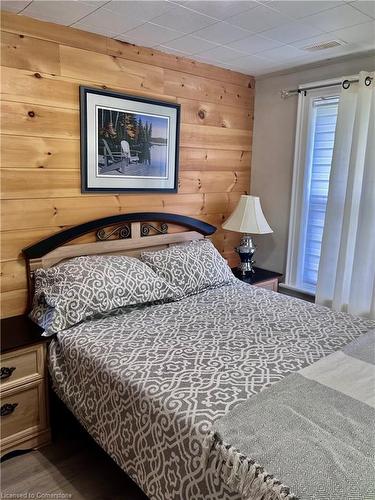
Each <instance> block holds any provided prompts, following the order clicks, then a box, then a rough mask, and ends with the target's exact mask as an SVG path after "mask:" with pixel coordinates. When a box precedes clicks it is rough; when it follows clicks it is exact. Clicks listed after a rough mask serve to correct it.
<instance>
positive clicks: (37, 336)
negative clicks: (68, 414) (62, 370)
mask: <svg viewBox="0 0 375 500" xmlns="http://www.w3.org/2000/svg"><path fill="white" fill-rule="evenodd" d="M41 332H42V330H41V329H40V328H39V327H38V326H37V325H35V324H34V323H32V322H31V321H30V320H29V319H28V318H27V317H26V316H15V317H13V318H6V319H3V320H1V377H0V399H1V417H0V418H1V431H0V449H1V456H2V457H3V456H4V455H6V454H7V453H9V452H12V451H16V450H27V449H31V448H38V447H40V446H43V445H45V444H47V443H49V441H50V428H49V415H48V414H49V412H48V392H47V386H48V384H47V373H46V352H47V341H48V339H46V338H44V337H41Z"/></svg>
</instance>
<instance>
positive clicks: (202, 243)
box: [141, 239, 236, 298]
mask: <svg viewBox="0 0 375 500" xmlns="http://www.w3.org/2000/svg"><path fill="white" fill-rule="evenodd" d="M141 259H142V260H143V261H144V262H146V264H148V265H149V266H150V267H151V268H152V269H153V270H154V271H155V272H156V273H157V274H158V275H159V276H160V277H162V278H164V279H165V280H167V281H168V282H169V283H170V284H171V285H172V286H173V287H174V288H175V289H177V290H178V292H179V298H182V297H187V296H188V295H192V294H195V293H198V292H201V291H203V290H207V289H208V288H215V287H218V286H221V285H225V284H227V283H232V282H233V281H236V278H235V277H234V276H233V273H232V271H231V269H230V267H229V266H228V263H227V261H226V260H225V259H224V258H223V257H222V256H221V255H220V253H219V252H218V251H217V250H216V248H215V247H214V245H213V244H212V243H211V241H210V240H207V239H204V240H196V241H191V242H190V243H184V244H182V245H173V246H171V247H169V248H166V249H164V250H159V251H156V252H142V254H141Z"/></svg>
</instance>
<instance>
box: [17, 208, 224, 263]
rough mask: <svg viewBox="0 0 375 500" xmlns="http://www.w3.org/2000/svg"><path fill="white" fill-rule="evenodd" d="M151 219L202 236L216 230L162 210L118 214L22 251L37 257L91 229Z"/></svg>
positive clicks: (60, 234) (67, 230)
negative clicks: (195, 232) (178, 226)
mask: <svg viewBox="0 0 375 500" xmlns="http://www.w3.org/2000/svg"><path fill="white" fill-rule="evenodd" d="M151 221H153V222H165V223H170V224H178V225H180V226H183V227H186V228H187V229H191V230H194V231H197V232H198V233H201V234H203V235H204V236H209V235H210V234H213V233H214V232H215V231H216V227H215V226H212V225H211V224H207V223H206V222H202V221H200V220H198V219H194V218H192V217H187V216H185V215H178V214H169V213H163V212H140V213H131V214H119V215H112V216H110V217H103V218H101V219H96V220H92V221H89V222H85V223H84V224H80V225H78V226H74V227H71V228H69V229H65V230H64V231H61V232H60V233H57V234H54V235H52V236H50V237H49V238H46V239H44V240H41V241H39V242H38V243H35V244H34V245H31V246H29V247H27V248H24V249H23V250H22V252H23V255H24V256H25V257H26V259H38V258H41V257H43V256H44V255H46V254H47V253H49V252H51V251H52V250H55V248H58V247H60V246H62V245H65V244H66V243H69V242H70V241H72V240H74V239H76V238H79V237H80V236H83V235H85V234H87V233H90V232H92V231H97V230H99V229H102V228H105V227H109V226H113V225H115V224H121V223H127V222H151Z"/></svg>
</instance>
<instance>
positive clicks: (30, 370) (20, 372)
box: [0, 344, 45, 391]
mask: <svg viewBox="0 0 375 500" xmlns="http://www.w3.org/2000/svg"><path fill="white" fill-rule="evenodd" d="M44 349H45V346H44V344H38V345H35V346H30V347H26V348H24V349H18V350H17V351H13V352H9V353H6V354H3V355H2V356H1V380H0V388H1V390H2V391H4V390H6V389H10V388H12V387H16V386H19V385H20V384H24V383H27V382H31V381H33V380H38V379H39V378H41V377H43V376H44V358H45V354H44Z"/></svg>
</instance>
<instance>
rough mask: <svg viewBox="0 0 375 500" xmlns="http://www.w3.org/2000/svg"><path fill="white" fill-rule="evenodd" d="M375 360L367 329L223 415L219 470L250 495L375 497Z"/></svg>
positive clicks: (266, 499)
mask: <svg viewBox="0 0 375 500" xmlns="http://www.w3.org/2000/svg"><path fill="white" fill-rule="evenodd" d="M374 358H375V332H370V333H368V334H366V335H364V336H362V337H360V338H359V339H357V340H355V341H353V342H351V343H350V344H348V345H347V346H346V347H345V348H344V349H343V350H342V351H338V352H336V353H334V354H331V355H330V356H327V357H326V358H323V359H321V360H319V361H317V362H316V363H314V364H312V365H310V366H309V367H307V368H304V369H302V370H300V371H299V372H298V373H294V374H291V375H290V376H288V377H286V378H285V379H283V380H282V381H280V382H278V383H277V384H275V385H273V386H271V387H270V388H267V389H265V390H264V391H263V392H261V393H259V394H258V395H256V396H253V397H251V398H250V399H249V400H247V401H246V402H244V403H242V404H241V405H239V406H237V407H236V408H235V409H233V410H232V411H230V412H229V413H228V414H227V415H225V416H224V417H222V418H221V419H219V420H218V421H217V422H216V423H215V425H214V431H215V432H212V433H211V434H210V436H209V439H208V441H207V443H206V444H207V445H208V446H209V445H211V450H212V451H213V450H215V454H217V453H219V454H220V456H221V460H218V461H217V463H218V467H217V473H218V474H220V476H221V477H222V478H223V479H224V481H225V482H226V483H227V484H228V485H229V486H230V487H231V488H232V489H233V491H236V492H238V493H240V494H241V495H242V496H243V498H246V499H251V500H276V499H296V498H300V499H303V500H307V499H309V500H370V499H375V473H374V449H375V360H374ZM225 443H231V446H227V445H226V444H225ZM237 450H238V451H237ZM248 457H251V459H249V458H248ZM270 474H274V475H275V476H272V475H270ZM276 478H279V479H280V480H282V481H283V483H284V484H286V485H288V487H286V486H284V484H282V483H281V482H280V481H278V480H277V479H276ZM289 487H290V489H289Z"/></svg>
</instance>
